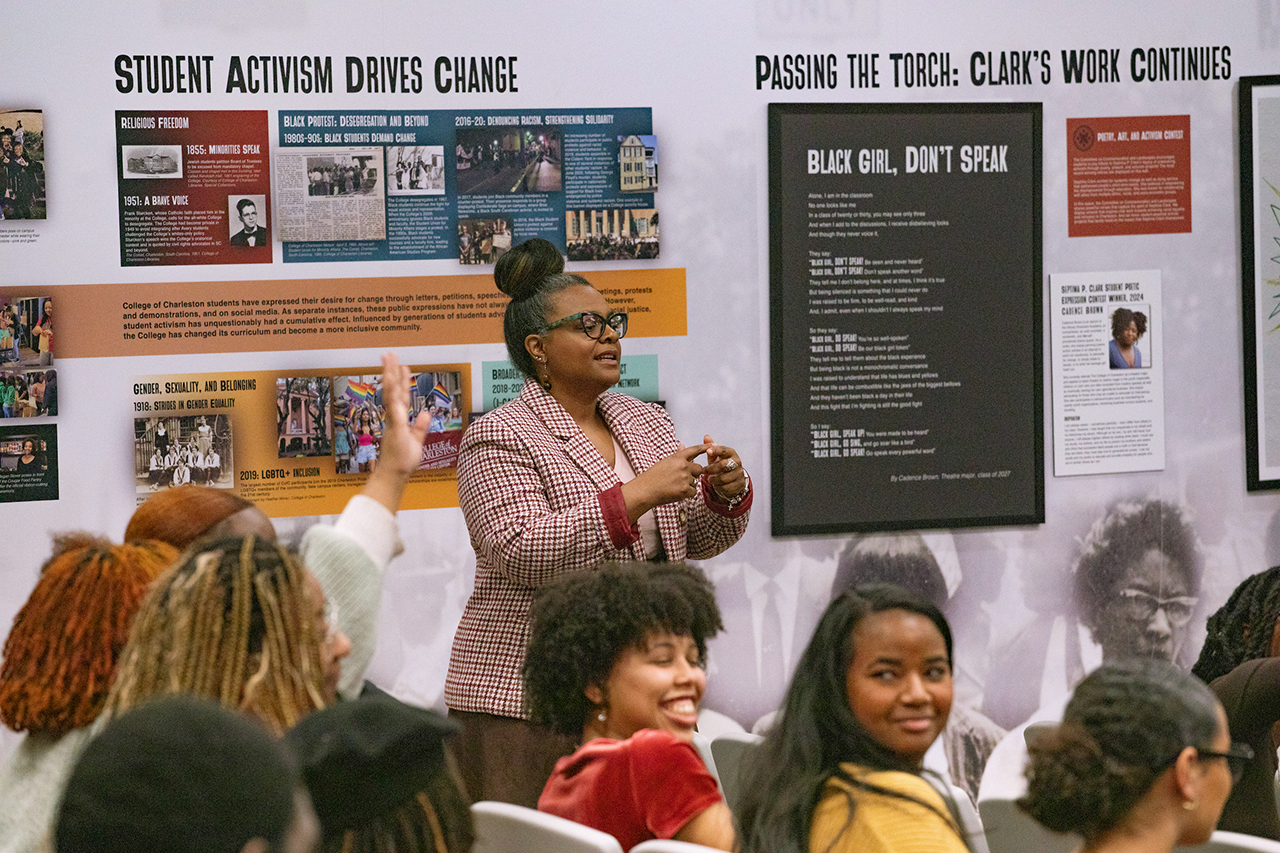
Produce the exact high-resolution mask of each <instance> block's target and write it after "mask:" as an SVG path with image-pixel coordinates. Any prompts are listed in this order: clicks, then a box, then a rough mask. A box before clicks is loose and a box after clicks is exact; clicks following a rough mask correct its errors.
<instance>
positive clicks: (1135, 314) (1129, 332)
mask: <svg viewBox="0 0 1280 853" xmlns="http://www.w3.org/2000/svg"><path fill="white" fill-rule="evenodd" d="M1146 333H1147V315H1146V314H1143V313H1142V312H1141V311H1130V310H1129V309H1128V308H1117V309H1116V310H1115V311H1114V312H1112V314H1111V342H1110V344H1109V345H1108V351H1109V353H1110V356H1111V369H1112V370H1123V369H1126V368H1130V367H1142V352H1141V351H1140V350H1139V349H1138V346H1137V344H1138V340H1139V339H1140V338H1141V337H1142V336H1143V335H1145V334H1146Z"/></svg>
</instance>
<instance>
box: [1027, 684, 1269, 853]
mask: <svg viewBox="0 0 1280 853" xmlns="http://www.w3.org/2000/svg"><path fill="white" fill-rule="evenodd" d="M1030 755H1031V760H1030V763H1029V765H1028V767H1027V771H1026V772H1027V795H1026V796H1025V797H1023V798H1022V799H1020V800H1019V801H1018V805H1019V806H1020V807H1021V808H1022V809H1023V810H1024V811H1026V812H1027V813H1028V814H1030V815H1031V816H1032V817H1033V818H1035V819H1036V820H1037V821H1039V822H1040V823H1042V824H1043V825H1044V826H1046V827H1048V828H1049V829H1052V830H1055V831H1057V832H1076V833H1079V834H1080V835H1082V836H1084V846H1083V848H1081V853H1172V850H1173V848H1174V847H1175V846H1184V845H1192V844H1202V843H1203V842H1205V841H1208V840H1209V836H1210V835H1211V834H1212V832H1213V829H1214V826H1215V825H1217V822H1218V815H1219V814H1220V813H1221V812H1222V804H1223V801H1224V800H1226V798H1227V793H1228V792H1229V791H1230V790H1231V784H1232V780H1233V778H1239V774H1240V772H1242V770H1243V768H1244V766H1245V764H1246V763H1247V762H1248V760H1249V758H1250V757H1251V756H1252V753H1251V752H1250V750H1249V748H1248V747H1246V746H1243V745H1239V746H1233V745H1232V743H1231V736H1230V733H1229V730H1228V728H1227V720H1226V715H1225V714H1224V713H1223V710H1222V706H1221V705H1220V704H1219V703H1218V702H1217V700H1216V699H1214V697H1213V694H1212V693H1211V692H1209V690H1207V689H1206V688H1205V686H1204V685H1203V684H1201V683H1200V682H1198V681H1196V679H1195V678H1193V677H1191V676H1189V675H1187V674H1185V673H1184V672H1182V671H1181V670H1179V669H1178V668H1177V667H1175V666H1174V665H1173V664H1171V663H1168V662H1167V661H1162V660H1155V659H1145V660H1144V659H1141V658H1130V659H1128V660H1123V661H1118V662H1111V663H1104V664H1103V665H1102V666H1101V667H1099V668H1098V669H1096V670H1094V671H1093V672H1092V673H1090V674H1089V675H1088V676H1086V677H1085V679H1084V680H1083V681H1081V682H1080V684H1078V685H1077V686H1076V689H1075V693H1074V694H1073V695H1072V697H1071V701H1070V702H1068V703H1067V709H1066V711H1065V713H1064V714H1063V717H1062V724H1061V725H1059V726H1058V727H1057V728H1055V729H1054V730H1052V731H1050V732H1045V733H1043V734H1041V735H1039V736H1038V737H1036V738H1035V739H1034V740H1033V741H1032V743H1031V746H1030ZM1271 810H1272V811H1273V812H1274V810H1275V807H1274V805H1273V806H1271Z"/></svg>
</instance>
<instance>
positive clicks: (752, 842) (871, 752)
mask: <svg viewBox="0 0 1280 853" xmlns="http://www.w3.org/2000/svg"><path fill="white" fill-rule="evenodd" d="M890 610H906V611H908V612H910V613H916V614H919V615H921V616H924V617H925V618H927V619H928V620H929V621H930V622H932V623H933V624H934V626H935V627H936V628H937V629H938V632H939V633H940V634H941V635H942V638H943V641H944V643H945V646H946V652H947V659H948V661H950V660H951V655H952V639H951V629H950V626H949V625H948V624H947V620H946V617H944V616H943V615H942V612H941V611H940V610H938V608H937V607H936V606H934V604H933V603H932V602H930V601H929V600H928V599H926V598H924V597H922V596H920V595H918V594H917V593H915V592H912V591H911V590H908V589H905V588H903V587H900V586H896V585H893V584H885V583H873V584H865V585H862V586H857V587H854V588H853V589H851V590H847V591H846V592H844V593H842V594H841V595H838V596H837V597H836V598H835V599H834V600H833V601H832V602H831V604H829V605H828V606H827V609H826V610H825V611H824V612H823V614H822V618H821V619H820V620H819V621H818V626H817V627H816V628H815V629H814V632H813V636H812V637H811V638H810V640H809V644H808V646H807V647H806V648H805V650H804V653H803V654H802V655H801V656H800V660H799V662H798V663H797V664H796V670H795V672H794V673H793V674H792V678H791V684H790V686H789V687H788V688H787V694H786V696H785V697H784V699H783V703H782V707H781V713H780V715H779V718H778V720H777V722H776V723H775V724H774V726H773V728H771V729H770V730H769V732H768V733H767V734H766V736H765V741H764V743H763V744H761V746H760V747H759V748H758V749H756V750H755V751H754V752H753V753H752V754H751V755H750V756H749V757H748V759H747V761H746V762H745V763H744V767H743V771H742V776H741V779H740V783H741V790H742V791H743V793H742V796H741V801H740V805H739V808H738V811H737V816H738V819H739V823H740V825H741V832H742V836H741V837H742V849H743V850H744V851H746V853H806V851H808V849H809V830H810V827H811V826H812V818H813V811H814V809H815V808H816V807H817V804H818V801H819V799H820V798H821V795H822V791H823V788H824V786H825V785H826V782H827V781H828V780H829V779H830V778H831V777H832V776H833V775H835V774H836V773H837V771H838V769H839V765H840V764H841V763H842V762H851V763H854V764H858V765H860V766H862V767H866V768H869V769H873V770H904V771H914V770H915V769H916V768H915V767H913V766H912V764H911V762H909V761H907V760H905V759H904V758H903V757H901V756H899V755H897V754H896V753H894V752H893V751H892V750H891V749H889V748H888V747H887V746H885V745H884V744H881V743H879V742H878V741H877V740H876V739H875V738H874V737H873V736H872V735H871V733H869V732H868V731H867V730H866V729H865V728H864V727H863V726H862V724H861V723H859V722H858V720H857V718H856V717H855V716H854V713H853V710H852V709H851V708H850V707H849V694H848V686H847V684H848V676H849V668H850V666H851V665H852V663H853V654H854V649H853V632H854V629H855V628H856V627H857V626H858V624H859V623H860V622H861V621H862V620H863V619H864V618H866V617H867V616H869V615H871V614H873V613H882V612H886V611H890Z"/></svg>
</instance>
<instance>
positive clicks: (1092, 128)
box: [1067, 115, 1191, 237]
mask: <svg viewBox="0 0 1280 853" xmlns="http://www.w3.org/2000/svg"><path fill="white" fill-rule="evenodd" d="M1067 223H1068V224H1067V234H1068V235H1069V236H1071V237H1109V236H1114V235H1117V234H1188V233H1190V232H1191V116H1189V115H1186V116H1130V117H1118V118H1117V117H1112V118H1070V119H1067Z"/></svg>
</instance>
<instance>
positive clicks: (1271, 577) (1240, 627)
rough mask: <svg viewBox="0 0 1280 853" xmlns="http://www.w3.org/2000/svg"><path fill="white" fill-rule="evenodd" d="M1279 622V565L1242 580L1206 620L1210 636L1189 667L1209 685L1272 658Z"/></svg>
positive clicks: (1206, 638)
mask: <svg viewBox="0 0 1280 853" xmlns="http://www.w3.org/2000/svg"><path fill="white" fill-rule="evenodd" d="M1277 620H1280V566H1275V567H1273V568H1270V569H1267V570H1266V571H1265V572H1258V573H1257V574H1256V575H1252V576H1250V577H1247V578H1245V579H1244V580H1243V581H1242V582H1241V583H1240V585H1239V586H1238V587H1236V589H1235V592H1233V593H1231V597H1230V598H1228V599H1227V603H1226V604H1224V605H1222V606H1221V607H1219V608H1218V610H1217V612H1215V613H1214V614H1213V615H1212V616H1210V617H1209V623H1208V625H1207V628H1208V631H1209V634H1208V636H1207V637H1205V639H1204V646H1203V647H1202V648H1201V649H1200V658H1199V659H1198V660H1197V661H1196V665H1195V666H1194V667H1192V668H1191V671H1192V673H1194V674H1195V675H1196V676H1197V677H1199V678H1200V680H1202V681H1204V682H1205V683H1206V684H1208V683H1209V682H1210V681H1213V680H1214V679H1215V678H1218V677H1220V676H1223V675H1226V674H1227V673H1228V672H1230V671H1231V670H1233V669H1235V668H1236V667H1237V666H1239V665H1240V664H1242V663H1244V662H1245V661H1247V660H1254V659H1255V658H1265V657H1271V636H1272V634H1273V633H1274V631H1275V629H1276V622H1277Z"/></svg>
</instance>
